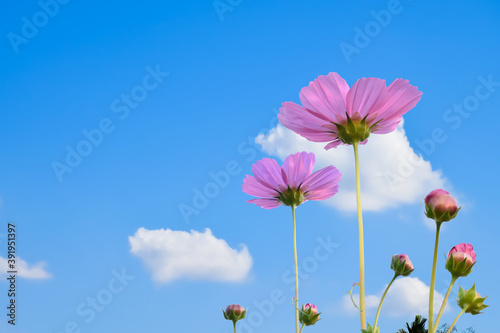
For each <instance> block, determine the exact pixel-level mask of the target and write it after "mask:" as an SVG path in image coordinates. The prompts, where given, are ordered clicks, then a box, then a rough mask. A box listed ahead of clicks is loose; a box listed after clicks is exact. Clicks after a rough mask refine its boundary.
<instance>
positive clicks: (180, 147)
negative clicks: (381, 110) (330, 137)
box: [0, 0, 500, 333]
mask: <svg viewBox="0 0 500 333" xmlns="http://www.w3.org/2000/svg"><path fill="white" fill-rule="evenodd" d="M381 13H382V14H381ZM383 13H386V15H385V16H384V14H383ZM387 13H389V15H387ZM499 14H500V4H499V3H498V2H496V1H493V0H491V1H478V2H475V3H473V4H472V3H471V2H466V1H440V2H435V1H426V0H423V1H407V0H401V1H399V2H398V1H359V2H356V3H349V2H345V3H340V4H339V3H334V2H329V1H315V2H311V3H305V2H299V1H271V2H270V1H258V0H256V1H236V0H233V1H228V0H220V1H218V2H213V1H191V2H181V1H176V2H173V1H168V2H162V1H153V0H145V1H141V2H114V1H111V2H105V3H103V2H98V1H92V0H90V1H85V2H77V1H67V0H66V2H65V1H62V0H61V1H60V2H54V1H49V0H46V1H44V0H42V1H40V2H37V1H24V2H22V3H11V4H9V5H8V6H7V7H5V10H3V11H2V12H1V13H0V19H1V20H0V21H1V22H2V23H1V25H0V27H1V31H0V35H1V36H3V38H2V39H1V40H2V42H1V43H0V48H1V53H0V54H1V57H2V62H1V63H2V65H1V66H0V71H1V77H2V80H1V81H0V85H1V89H0V100H1V101H2V111H1V113H0V116H1V120H0V152H1V153H2V158H0V171H1V176H0V228H2V229H3V230H0V237H2V238H0V256H2V257H3V258H5V256H6V251H7V249H6V239H5V233H6V229H7V223H8V222H13V223H14V224H15V225H16V227H17V237H18V248H17V253H18V255H19V257H20V258H21V259H22V260H23V262H24V263H25V264H26V266H25V267H24V273H20V274H21V276H18V281H17V283H18V284H17V288H18V298H17V303H16V304H17V305H18V307H17V319H16V320H17V324H16V326H15V327H12V326H11V325H8V324H7V322H6V316H5V313H4V312H5V311H6V310H5V306H4V305H5V304H7V302H8V301H9V299H8V298H7V297H6V291H7V289H8V284H7V282H6V281H3V282H1V283H0V288H1V289H2V290H3V291H1V292H0V293H1V295H2V298H1V299H2V303H1V304H3V305H2V306H1V307H2V308H3V309H4V310H2V315H1V318H3V319H2V320H1V321H0V328H1V330H2V332H28V333H37V332H51V333H52V332H54V333H56V332H57V333H60V332H73V331H74V332H79V330H81V332H124V333H128V332H139V331H143V332H174V331H175V332H207V333H210V332H214V333H215V332H231V329H232V327H231V324H230V323H229V322H227V321H225V320H224V319H223V317H222V314H221V313H220V308H221V307H225V306H226V305H228V304H231V303H239V304H242V305H244V306H245V307H248V308H249V310H248V311H249V314H248V315H249V318H247V320H246V324H243V322H242V324H243V325H246V327H243V326H242V327H241V330H240V332H241V333H245V331H247V332H261V333H266V332H275V331H277V330H281V331H285V330H287V331H291V330H292V329H293V309H292V305H291V297H292V296H293V293H292V291H291V290H290V288H291V287H292V285H293V284H292V283H291V282H290V279H289V273H290V270H291V269H292V267H293V256H292V247H291V246H292V243H291V240H292V238H291V231H292V229H291V212H290V211H289V208H286V207H280V208H278V209H274V210H271V211H265V210H263V209H260V208H259V207H257V206H254V205H250V204H248V203H246V202H245V201H246V200H248V199H250V197H249V196H248V195H246V194H244V193H243V192H242V191H241V184H242V180H243V178H244V176H245V174H247V173H250V172H251V165H252V164H253V163H254V162H255V161H257V160H258V159H260V158H263V157H275V158H278V159H280V158H283V156H284V154H286V153H291V152H295V151H298V150H300V149H307V150H309V151H314V152H318V166H320V167H321V166H325V165H327V164H334V165H336V166H337V167H338V168H339V169H340V171H341V172H342V173H343V174H344V175H345V177H344V179H343V181H342V182H341V183H340V192H339V194H338V195H336V196H335V197H333V199H332V200H330V201H328V202H326V203H319V202H308V203H306V204H305V205H303V206H301V207H299V208H298V209H297V222H298V246H299V262H300V263H301V267H302V270H303V274H302V279H301V286H300V288H301V289H300V293H301V303H305V302H313V303H315V304H317V305H318V307H319V309H320V311H322V312H323V315H322V317H323V320H322V321H320V322H319V323H318V324H317V325H315V326H313V327H310V328H307V331H311V332H312V331H315V332H318V333H321V332H331V331H332V330H335V331H344V332H356V331H357V330H358V326H357V325H358V321H359V320H358V317H357V315H356V313H355V312H353V311H352V309H351V308H349V307H348V306H347V305H346V304H345V302H344V301H345V299H344V298H345V294H346V292H348V291H349V289H350V286H351V285H352V284H353V283H354V282H356V281H357V274H358V273H357V224H356V216H355V214H354V211H353V209H352V207H351V204H350V203H351V202H352V200H349V198H350V195H351V194H352V177H351V176H352V168H350V166H351V164H352V159H353V157H352V154H351V152H350V150H349V149H348V148H347V147H343V148H346V149H343V148H342V149H339V150H338V151H335V152H332V151H329V152H327V153H326V152H324V151H322V145H319V146H318V145H315V146H312V145H308V144H307V143H304V142H303V141H301V140H300V139H299V138H297V137H296V136H294V135H293V134H292V133H290V132H287V131H285V130H283V129H282V128H280V127H278V128H276V126H277V124H278V122H277V118H276V113H277V112H278V111H277V110H278V109H279V107H280V105H281V103H283V102H285V101H294V102H299V100H298V94H299V91H300V89H301V88H302V87H304V86H306V85H307V84H308V83H309V81H311V80H313V79H315V78H316V77H318V76H319V75H326V74H327V73H329V72H333V71H334V72H338V73H339V74H340V75H341V76H342V77H344V78H345V79H346V80H347V82H348V83H349V84H350V85H352V84H353V83H354V82H355V81H356V80H357V79H358V78H360V77H369V76H374V77H380V78H383V79H386V80H387V81H388V82H392V80H394V79H395V78H399V77H401V78H404V79H408V80H409V81H410V83H411V84H413V85H416V86H418V87H419V89H420V90H421V91H422V92H423V96H422V99H421V101H420V102H419V104H418V105H417V106H416V107H415V108H414V109H413V110H411V111H410V112H409V113H408V114H407V115H406V116H405V118H404V119H405V121H404V128H400V129H399V130H398V131H397V132H394V133H392V134H387V135H384V136H382V135H378V136H377V135H373V138H372V137H370V140H369V143H368V145H366V146H365V147H363V148H362V149H361V156H360V158H361V163H362V172H363V174H362V177H363V179H362V182H363V183H362V187H363V200H364V202H365V203H366V212H365V215H364V218H365V237H366V244H365V246H366V248H365V249H366V278H367V294H369V295H372V299H374V300H376V298H377V297H379V296H380V292H381V291H382V290H383V288H384V285H385V284H386V283H388V282H389V280H390V278H391V277H392V275H391V271H390V270H389V268H388V266H389V262H390V257H391V255H393V254H395V253H408V254H409V255H410V258H412V261H413V263H414V265H415V267H416V271H415V272H414V274H413V275H412V277H413V278H418V280H406V284H404V283H401V285H400V286H399V288H400V289H398V290H400V291H401V293H403V294H404V292H406V291H408V290H409V289H411V288H418V287H419V286H420V287H422V286H423V287H425V286H428V285H429V280H430V275H431V272H430V264H431V263H430V260H431V258H432V245H433V239H434V232H433V229H432V227H431V226H429V224H428V223H426V221H425V219H424V218H423V214H422V212H421V210H422V209H421V207H420V204H419V202H421V201H422V199H423V197H424V196H425V195H426V194H427V193H428V191H429V190H432V189H434V188H435V187H437V186H439V187H444V188H445V189H448V190H449V191H450V192H451V193H452V194H453V195H454V196H455V197H456V198H457V200H458V201H459V204H461V205H463V209H462V211H461V212H460V214H459V216H458V217H457V219H456V220H454V221H452V222H450V223H448V224H446V225H445V227H444V229H443V233H442V237H441V243H440V250H439V251H440V257H439V258H440V262H439V266H438V267H439V269H438V279H437V282H436V291H437V292H439V293H441V294H444V293H445V291H446V288H447V282H449V273H448V272H447V271H446V270H444V267H443V266H444V259H443V254H444V253H445V252H447V251H448V250H449V249H450V248H451V247H452V246H453V245H455V244H458V243H462V242H466V243H472V244H473V245H474V248H475V249H476V253H477V255H478V263H477V265H476V269H475V271H474V272H473V273H472V274H471V275H470V276H468V277H466V278H462V279H460V280H459V283H460V285H462V286H464V287H465V288H469V287H471V286H472V284H473V283H474V282H476V283H477V290H478V291H479V292H480V293H481V294H482V295H491V296H490V298H488V302H487V304H489V305H491V308H487V309H486V310H485V311H484V312H485V314H483V315H481V316H474V317H473V316H470V315H464V316H463V317H462V319H461V320H460V321H459V324H458V325H459V328H462V329H464V328H466V327H468V326H473V327H474V328H475V329H476V332H486V331H488V330H490V331H491V329H492V328H493V327H495V326H494V325H495V316H494V314H495V313H498V312H497V310H496V309H497V308H498V306H499V305H500V303H499V302H498V300H497V299H498V298H497V295H498V292H499V288H498V286H497V283H496V280H497V278H496V275H497V274H498V273H499V270H498V269H497V268H495V265H496V252H497V251H496V243H497V237H498V231H499V229H498V223H497V221H496V217H495V215H494V212H495V207H496V206H497V202H496V200H497V199H498V194H497V192H496V191H497V188H498V187H499V181H498V177H497V176H496V175H497V163H498V157H497V153H498V148H497V137H496V135H497V132H498V131H497V127H498V126H497V121H499V120H500V117H499V116H498V109H499V107H500V65H499V64H498V57H497V55H498V53H499V51H500V47H499V44H498V36H499V33H500V23H499V22H498V16H499ZM35 23H36V25H35ZM460 108H461V109H460ZM433 133H434V134H433ZM259 134H260V136H259ZM256 138H257V142H256V141H255V140H256ZM76 154H78V156H76ZM412 154H413V155H412ZM401 156H403V158H402V159H401V158H400V157H401ZM418 156H420V157H421V160H418V161H419V163H417V164H416V165H413V166H410V168H409V171H408V170H406V169H405V162H404V161H405V159H406V158H413V157H418ZM414 160H416V159H414ZM280 163H281V161H280ZM384 168H386V169H384ZM384 170H389V172H390V174H391V175H399V176H400V177H399V178H396V179H398V180H400V181H398V182H397V184H396V185H395V186H393V187H391V186H389V185H390V184H389V185H388V182H387V177H386V178H383V177H382V179H385V181H386V182H385V183H383V184H384V185H383V186H377V184H380V183H377V181H378V180H380V175H381V174H383V175H386V174H385V173H384V172H385V171H384ZM405 170H406V171H405ZM222 174H224V175H227V177H225V176H222ZM217 175H219V176H217ZM214 177H215V178H217V179H218V180H219V183H218V185H217V182H216V181H215V180H214ZM377 177H379V178H377ZM391 179H394V178H391ZM210 184H215V185H210ZM363 184H364V185H365V186H363ZM207 186H208V187H210V186H212V188H211V189H208V191H213V192H209V193H210V195H209V196H211V197H210V198H206V200H202V199H199V198H198V199H197V194H196V193H198V192H197V191H201V192H202V193H203V192H204V191H206V188H207ZM384 186H385V187H384ZM193 200H195V201H196V200H201V201H197V202H196V203H194V202H193ZM195 205H196V206H195ZM186 207H190V208H191V209H192V210H190V212H191V213H190V214H187V213H186V210H185V209H186ZM182 211H184V214H183V213H182ZM141 228H143V229H141ZM207 228H208V229H209V230H210V231H207V230H206V229H207ZM162 229H165V230H166V229H169V230H171V231H170V232H166V231H162ZM141 231H142V232H143V233H141ZM130 237H131V238H130ZM134 241H136V243H134ZM133 244H135V247H134V246H133ZM165 244H167V245H168V246H167V245H165ZM169 244H173V245H169ZM200 244H201V245H200ZM322 244H323V245H322ZM325 244H326V245H325ZM198 245H199V246H198ZM203 246H206V248H203ZM205 250H210V251H205ZM197 251H198V252H197ZM211 251H212V252H211ZM198 255H199V256H198ZM223 255H228V257H227V258H226V257H223ZM207 256H208V258H210V259H213V262H217V263H219V264H220V266H217V267H218V268H216V269H214V270H212V271H210V270H208V269H207V268H206V266H207V265H206V262H207V259H206V258H207ZM212 256H213V258H212ZM219 256H221V257H219ZM226 259H227V260H226ZM231 260H234V262H233V261H231ZM208 261H210V260H208ZM227 262H230V263H232V264H231V265H228V264H225V263H227ZM159 263H162V264H163V265H164V266H165V267H164V266H162V264H159ZM172 263H175V264H172ZM18 264H21V263H20V262H19V261H18ZM233 264H234V265H233ZM412 281H413V282H412ZM412 283H414V284H413V285H412ZM412 286H413V287H412ZM457 291H458V286H456V287H455V289H454V291H453V293H452V295H456V293H457ZM93 302H94V303H93ZM410 303H411V304H410ZM417 303H418V302H417ZM417 303H415V304H413V303H412V302H406V303H405V304H400V303H398V302H397V297H394V298H393V300H389V299H388V301H387V304H386V307H384V309H385V310H386V311H387V313H385V314H384V312H383V313H382V318H381V321H380V324H381V325H382V330H383V331H387V332H393V331H396V330H397V329H398V328H400V327H402V326H403V324H404V322H405V321H408V320H410V319H411V316H410V314H401V313H398V311H397V310H398V309H408V310H409V311H413V310H414V309H415V308H418V306H420V305H421V304H420V305H419V304H417ZM92 304H94V305H92ZM450 305H451V306H450V309H449V311H448V312H447V313H446V314H445V315H444V316H443V320H442V322H448V323H450V322H451V321H452V320H453V319H454V317H455V315H456V313H458V308H457V306H456V305H455V301H454V300H451V301H450ZM93 306H94V307H93ZM384 309H383V310H384ZM252 311H253V313H254V315H252V317H250V313H251V312H252ZM374 312H375V311H374V310H373V309H372V310H369V311H368V320H369V321H370V322H373V318H374ZM422 314H424V315H425V316H427V314H426V312H425V311H423V312H422Z"/></svg>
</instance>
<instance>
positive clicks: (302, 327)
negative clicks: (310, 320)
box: [300, 324, 304, 333]
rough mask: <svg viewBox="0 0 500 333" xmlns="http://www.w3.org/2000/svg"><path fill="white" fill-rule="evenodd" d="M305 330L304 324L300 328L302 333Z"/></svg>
mask: <svg viewBox="0 0 500 333" xmlns="http://www.w3.org/2000/svg"><path fill="white" fill-rule="evenodd" d="M303 329H304V324H302V326H301V327H300V333H302V330H303Z"/></svg>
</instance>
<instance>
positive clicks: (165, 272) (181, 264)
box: [129, 228, 252, 283]
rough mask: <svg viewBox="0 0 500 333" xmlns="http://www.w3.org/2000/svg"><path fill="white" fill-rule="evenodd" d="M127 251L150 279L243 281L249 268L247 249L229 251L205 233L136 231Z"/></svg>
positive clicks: (224, 242)
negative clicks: (138, 261)
mask: <svg viewBox="0 0 500 333" xmlns="http://www.w3.org/2000/svg"><path fill="white" fill-rule="evenodd" d="M129 243H130V252H131V253H132V254H133V255H135V256H137V257H139V258H140V259H141V260H142V262H143V263H144V265H145V266H146V267H147V269H149V270H150V271H151V273H152V276H153V280H155V281H157V282H161V283H167V282H170V281H172V280H176V279H182V278H187V279H191V280H212V281H232V282H239V281H243V280H244V279H245V278H246V277H247V275H248V272H249V271H250V268H251V267H252V257H251V256H250V253H249V252H248V249H247V247H246V246H243V248H242V249H241V251H238V250H235V249H232V248H231V247H230V246H229V245H228V244H227V243H226V241H225V240H223V239H218V238H216V237H215V236H214V235H213V234H212V232H211V231H210V229H205V232H198V231H194V230H191V232H186V231H174V230H170V229H167V230H165V229H159V230H147V229H145V228H139V229H138V230H137V231H136V233H135V235H134V236H129Z"/></svg>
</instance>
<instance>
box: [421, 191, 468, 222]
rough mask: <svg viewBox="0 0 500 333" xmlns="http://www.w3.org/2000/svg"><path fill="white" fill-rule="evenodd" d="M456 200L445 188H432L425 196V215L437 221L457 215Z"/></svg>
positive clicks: (443, 220)
mask: <svg viewBox="0 0 500 333" xmlns="http://www.w3.org/2000/svg"><path fill="white" fill-rule="evenodd" d="M459 210H460V208H457V202H456V201H455V199H454V198H453V197H452V196H450V193H448V192H446V191H445V190H434V191H432V192H431V193H429V194H428V195H427V196H426V197H425V215H427V217H428V218H430V219H433V220H435V221H436V222H438V223H441V222H448V221H450V220H452V219H454V218H455V217H457V214H458V211H459Z"/></svg>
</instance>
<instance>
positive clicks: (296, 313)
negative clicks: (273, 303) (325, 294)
mask: <svg viewBox="0 0 500 333" xmlns="http://www.w3.org/2000/svg"><path fill="white" fill-rule="evenodd" d="M292 216H293V258H294V260H295V332H296V333H299V266H298V263H297V230H296V229H297V228H296V223H295V206H294V205H292Z"/></svg>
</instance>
